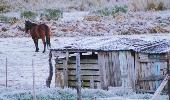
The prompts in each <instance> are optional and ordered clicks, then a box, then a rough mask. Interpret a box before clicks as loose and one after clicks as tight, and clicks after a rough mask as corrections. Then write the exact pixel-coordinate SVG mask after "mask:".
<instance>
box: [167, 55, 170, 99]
mask: <svg viewBox="0 0 170 100" xmlns="http://www.w3.org/2000/svg"><path fill="white" fill-rule="evenodd" d="M167 74H168V97H169V100H170V54H169V53H168V60H167Z"/></svg>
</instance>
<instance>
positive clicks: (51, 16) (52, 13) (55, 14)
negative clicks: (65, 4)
mask: <svg viewBox="0 0 170 100" xmlns="http://www.w3.org/2000/svg"><path fill="white" fill-rule="evenodd" d="M62 16H63V12H62V11H61V10H58V9H46V10H45V11H44V12H43V14H41V17H45V19H46V20H58V18H60V17H62Z"/></svg>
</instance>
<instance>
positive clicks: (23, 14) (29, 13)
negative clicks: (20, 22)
mask: <svg viewBox="0 0 170 100" xmlns="http://www.w3.org/2000/svg"><path fill="white" fill-rule="evenodd" d="M36 16H37V14H36V13H35V12H32V11H23V12H21V17H22V18H27V19H32V18H35V17H36Z"/></svg>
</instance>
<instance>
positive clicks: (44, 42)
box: [42, 38, 46, 53]
mask: <svg viewBox="0 0 170 100" xmlns="http://www.w3.org/2000/svg"><path fill="white" fill-rule="evenodd" d="M42 42H43V45H44V51H43V53H44V52H45V51H46V41H45V38H42Z"/></svg>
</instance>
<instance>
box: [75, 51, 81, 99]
mask: <svg viewBox="0 0 170 100" xmlns="http://www.w3.org/2000/svg"><path fill="white" fill-rule="evenodd" d="M76 81H77V82H76V84H77V100H82V98H81V66H80V53H77V55H76Z"/></svg>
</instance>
